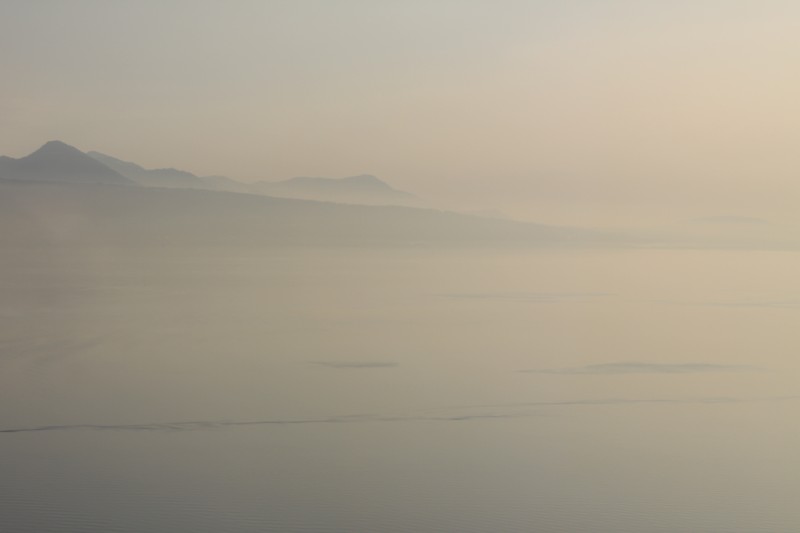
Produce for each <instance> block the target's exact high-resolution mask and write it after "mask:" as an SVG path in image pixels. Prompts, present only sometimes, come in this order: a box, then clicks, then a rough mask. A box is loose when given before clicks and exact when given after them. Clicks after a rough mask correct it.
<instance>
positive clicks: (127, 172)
mask: <svg viewBox="0 0 800 533" xmlns="http://www.w3.org/2000/svg"><path fill="white" fill-rule="evenodd" d="M87 155H88V156H90V157H92V158H94V159H96V160H97V161H99V162H101V163H103V164H104V165H106V166H108V167H110V168H113V169H114V170H116V171H117V172H119V173H120V174H122V175H123V176H125V177H127V178H130V179H131V180H133V181H135V182H136V183H138V184H139V185H144V186H145V187H167V188H174V189H208V190H213V191H231V192H250V191H249V190H248V186H247V185H246V184H244V183H239V182H238V181H234V180H232V179H229V178H226V177H223V176H196V175H194V174H192V173H191V172H186V171H185V170H178V169H175V168H156V169H147V168H144V167H141V166H139V165H137V164H136V163H131V162H130V161H123V160H122V159H117V158H116V157H112V156H110V155H106V154H102V153H100V152H94V151H92V152H87Z"/></svg>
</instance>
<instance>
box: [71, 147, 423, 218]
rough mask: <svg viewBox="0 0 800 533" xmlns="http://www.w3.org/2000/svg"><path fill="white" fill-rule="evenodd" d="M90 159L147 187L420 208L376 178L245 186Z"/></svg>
mask: <svg viewBox="0 0 800 533" xmlns="http://www.w3.org/2000/svg"><path fill="white" fill-rule="evenodd" d="M87 155H89V156H90V157H92V158H94V159H96V160H97V161H99V162H101V163H103V164H104V165H106V166H108V167H110V168H112V169H114V170H116V171H117V172H119V173H120V174H122V175H123V176H125V177H127V178H130V179H131V180H133V181H135V182H136V183H138V184H139V185H144V186H146V187H164V188H171V189H205V190H210V191H227V192H240V193H248V194H260V195H265V196H277V197H279V198H295V199H299V200H317V201H322V202H337V203H349V204H362V205H409V206H411V205H416V204H417V197H416V196H414V195H413V194H409V193H407V192H402V191H398V190H396V189H394V188H392V187H391V186H389V184H387V183H386V182H384V181H381V180H380V179H378V178H376V177H375V176H371V175H369V174H364V175H361V176H351V177H347V178H306V177H299V178H291V179H288V180H284V181H258V182H255V183H243V182H239V181H235V180H232V179H230V178H226V177H224V176H197V175H195V174H192V173H191V172H186V171H185V170H178V169H175V168H157V169H147V168H144V167H142V166H139V165H137V164H136V163H131V162H130V161H123V160H122V159H117V158H116V157H112V156H110V155H106V154H103V153H100V152H94V151H93V152H88V154H87Z"/></svg>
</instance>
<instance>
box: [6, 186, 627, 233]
mask: <svg viewBox="0 0 800 533" xmlns="http://www.w3.org/2000/svg"><path fill="white" fill-rule="evenodd" d="M601 242H602V243H606V244H607V243H610V242H612V241H611V240H610V239H609V237H608V236H603V235H600V234H597V233H593V232H589V231H583V230H577V229H571V228H559V227H552V226H544V225H538V224H529V223H522V222H513V221H507V220H492V219H487V218H481V217H475V216H469V215H462V214H457V213H451V212H446V211H437V210H433V209H420V208H411V207H399V206H364V205H351V204H337V203H332V202H316V201H309V200H296V199H288V198H275V197H268V196H259V195H255V194H236V193H228V192H216V191H205V190H198V189H179V188H155V187H101V186H97V185H81V184H74V183H44V182H22V181H4V182H0V245H7V246H11V245H14V246H20V245H24V246H37V245H40V246H41V245H44V246H52V245H59V246H62V245H65V246H102V247H108V246H145V247H149V246H168V247H175V248H185V247H195V246H203V247H208V246H213V247H239V246H242V247H275V246H292V247H296V246H313V247H319V246H323V247H409V246H412V247H422V248H426V247H436V248H440V247H464V246H466V247H476V246H477V247H507V246H513V247H516V246H564V245H578V244H587V243H595V244H596V243H601Z"/></svg>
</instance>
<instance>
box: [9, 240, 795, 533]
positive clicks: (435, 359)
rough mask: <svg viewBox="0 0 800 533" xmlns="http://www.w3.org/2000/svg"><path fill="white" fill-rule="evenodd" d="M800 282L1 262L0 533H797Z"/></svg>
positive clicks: (408, 268)
mask: <svg viewBox="0 0 800 533" xmlns="http://www.w3.org/2000/svg"><path fill="white" fill-rule="evenodd" d="M798 267H800V255H798V254H795V253H791V252H744V251H736V252H733V251H698V250H692V251H681V250H628V251H601V250H583V251H566V250H561V251H554V250H550V251H538V252H537V251H534V252H511V251H502V252H501V251H492V252H486V251H482V252H478V251H472V252H467V251H461V252H459V251H448V252H444V251H426V250H404V251H400V250H343V249H339V250H291V249H280V250H278V249H275V250H257V251H256V250H241V249H228V250H198V249H192V250H164V249H162V250H153V249H140V250H119V249H85V250H78V249H73V250H56V249H48V250H41V249H38V250H32V249H26V250H23V249H19V250H9V251H8V253H4V254H3V255H2V257H0V274H2V279H1V280H0V430H2V431H3V432H2V433H0V480H2V482H0V526H1V527H0V529H1V530H2V531H4V532H5V531H9V532H20V533H33V532H36V533H46V532H56V531H70V532H71V531H89V532H140V531H147V532H155V533H160V532H165V533H166V532H171V533H172V532H182V531H186V532H206V531H208V532H220V531H225V532H233V533H239V532H256V531H257V532H264V531H275V532H287V531H291V532H293V531H297V532H301V531H303V532H305V531H318V532H351V531H382V532H383V531H386V532H395V531H397V532H406V531H414V532H440V531H453V532H484V531H511V532H515V531H519V532H529V531H537V532H564V533H572V532H587V531H591V532H609V533H612V532H614V533H621V532H636V533H651V532H675V531H714V532H717V531H720V532H742V533H744V532H756V531H764V532H784V531H785V532H790V531H798V530H800V511H798V510H797V508H796V505H795V499H796V498H795V496H796V495H797V494H798V493H800V464H798V461H797V460H796V450H797V449H798V445H800V431H799V430H798V429H797V423H796V420H798V415H800V383H799V382H798V376H800V361H798V357H797V353H798V348H799V347H800V336H798V334H797V333H796V331H797V328H796V324H797V322H798V318H800V314H799V313H800V282H798V280H797V278H796V272H798Z"/></svg>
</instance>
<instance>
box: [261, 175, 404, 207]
mask: <svg viewBox="0 0 800 533" xmlns="http://www.w3.org/2000/svg"><path fill="white" fill-rule="evenodd" d="M251 189H253V190H255V191H258V192H260V193H261V194H267V195H269V196H279V197H282V198H298V199H303V200H320V201H326V202H341V203H353V204H366V205H414V204H415V203H416V202H417V200H418V199H417V197H416V196H414V195H413V194H409V193H407V192H403V191H398V190H397V189H393V188H392V187H391V186H390V185H389V184H387V183H386V182H384V181H381V180H380V179H378V178H376V177H375V176H372V175H369V174H363V175H360V176H350V177H347V178H311V177H299V178H291V179H288V180H285V181H274V182H269V181H259V182H256V183H253V184H252V185H251Z"/></svg>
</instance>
